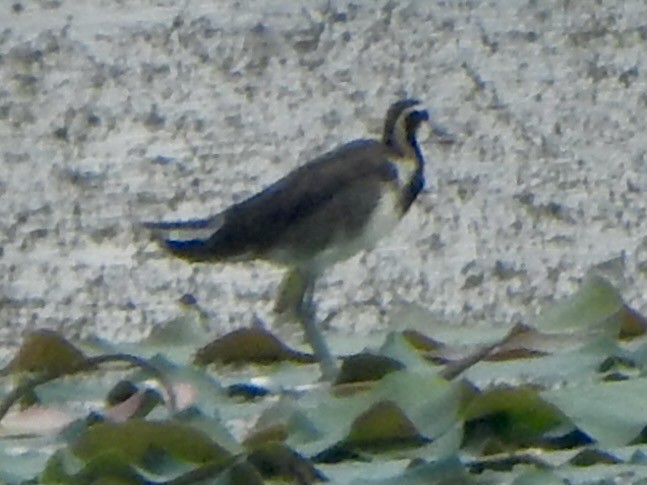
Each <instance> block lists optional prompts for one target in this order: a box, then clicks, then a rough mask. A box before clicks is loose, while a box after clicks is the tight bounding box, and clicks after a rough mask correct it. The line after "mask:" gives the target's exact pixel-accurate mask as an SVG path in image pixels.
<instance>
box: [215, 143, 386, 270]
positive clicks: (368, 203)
mask: <svg viewBox="0 0 647 485" xmlns="http://www.w3.org/2000/svg"><path fill="white" fill-rule="evenodd" d="M388 155H389V154H388V149H387V148H386V147H385V146H384V145H383V144H381V143H379V142H377V141H374V140H357V141H355V142H351V143H349V144H346V145H343V146H341V147H339V148H338V149H336V150H333V151H331V152H328V153H326V154H324V155H322V156H320V157H318V158H316V159H314V160H312V161H311V162H309V163H308V164H306V165H304V166H302V167H300V168H298V169H296V170H295V171H293V172H291V173H290V174H288V175H287V176H286V177H284V178H282V179H280V180H279V181H277V182H276V183H274V184H273V185H271V186H269V187H267V188H266V189H265V190H263V191H262V192H260V193H258V194H257V195H255V196H253V197H251V198H249V199H247V200H245V201H243V202H240V203H238V204H235V205H233V206H232V207H231V208H229V209H228V210H227V211H225V212H224V214H223V216H224V223H223V225H222V226H221V227H220V228H219V229H218V230H217V231H216V232H215V233H214V234H213V236H212V237H211V238H209V240H207V241H206V245H207V247H208V248H209V251H210V252H211V254H213V255H214V256H215V258H216V259H232V258H237V257H243V258H269V259H273V256H274V259H276V249H277V248H281V251H282V253H285V254H291V255H292V256H293V257H294V258H297V259H298V258H308V257H310V256H311V255H312V254H314V253H317V252H319V251H321V250H323V249H324V248H325V247H326V246H327V245H328V243H329V242H331V240H332V239H334V238H336V237H339V236H342V237H343V235H344V234H347V235H348V236H349V237H352V234H353V233H354V232H356V231H360V230H361V229H362V226H363V223H364V222H366V220H367V215H368V214H369V213H370V212H371V211H372V210H373V209H374V208H375V205H376V204H377V203H378V200H379V198H380V188H381V185H382V184H383V183H387V182H389V181H391V180H393V179H395V178H396V177H397V173H395V172H394V169H393V167H392V166H391V165H390V164H389V158H388Z"/></svg>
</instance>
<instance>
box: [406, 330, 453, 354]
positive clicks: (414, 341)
mask: <svg viewBox="0 0 647 485" xmlns="http://www.w3.org/2000/svg"><path fill="white" fill-rule="evenodd" d="M402 336H403V337H404V338H405V339H406V340H407V341H408V342H409V343H410V344H411V345H413V346H414V347H415V348H416V349H418V350H422V351H425V352H431V351H434V350H438V349H440V348H442V347H444V346H445V344H443V343H442V342H440V341H438V340H435V339H433V338H431V337H428V336H427V335H424V334H423V333H422V332H420V331H418V330H404V331H403V332H402Z"/></svg>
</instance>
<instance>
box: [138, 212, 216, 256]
mask: <svg viewBox="0 0 647 485" xmlns="http://www.w3.org/2000/svg"><path fill="white" fill-rule="evenodd" d="M222 222H223V221H222V217H218V216H216V217H212V218H209V219H194V220H188V221H162V222H144V223H143V224H142V226H143V227H145V228H146V229H149V230H150V231H152V234H153V236H154V237H155V238H156V239H158V240H160V242H161V244H162V245H163V246H164V247H166V248H167V249H168V250H169V251H170V252H171V253H173V254H174V255H175V256H177V257H179V258H182V259H186V260H188V261H207V260H209V259H213V255H212V254H210V251H209V247H208V244H207V241H208V240H209V238H211V237H212V236H213V235H214V234H215V233H216V232H217V231H218V229H219V228H220V227H221V226H222Z"/></svg>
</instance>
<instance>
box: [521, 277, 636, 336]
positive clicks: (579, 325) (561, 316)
mask: <svg viewBox="0 0 647 485" xmlns="http://www.w3.org/2000/svg"><path fill="white" fill-rule="evenodd" d="M623 307H624V302H623V300H622V297H621V296H620V293H618V291H617V290H616V289H615V288H614V287H613V285H611V283H609V282H608V281H607V280H605V279H604V278H602V277H599V276H592V277H589V278H588V279H587V280H586V281H585V282H584V284H582V286H581V287H580V289H579V290H578V291H577V293H575V294H574V295H571V296H569V297H568V298H566V299H564V300H562V301H560V302H559V303H557V304H555V305H554V306H552V307H551V308H550V309H548V310H547V311H545V312H543V313H542V315H541V316H539V317H538V318H537V319H536V320H535V322H534V325H533V326H534V327H535V328H537V329H538V330H540V331H542V332H558V333H565V332H566V331H580V332H582V331H584V332H591V331H597V332H603V333H604V334H605V335H618V332H619V330H620V321H619V319H618V318H617V317H618V315H619V313H620V311H621V310H622V309H623Z"/></svg>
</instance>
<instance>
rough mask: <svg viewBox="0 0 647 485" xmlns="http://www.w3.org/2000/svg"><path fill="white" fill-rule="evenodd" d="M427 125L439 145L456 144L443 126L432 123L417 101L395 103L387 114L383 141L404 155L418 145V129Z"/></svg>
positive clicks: (408, 100) (405, 100)
mask: <svg viewBox="0 0 647 485" xmlns="http://www.w3.org/2000/svg"><path fill="white" fill-rule="evenodd" d="M423 125H427V126H428V127H429V128H430V129H431V133H432V136H433V138H434V140H435V141H436V142H437V143H442V144H449V143H454V138H453V137H452V136H451V135H450V134H449V133H448V132H447V131H446V130H445V129H444V128H442V127H441V126H439V125H437V124H436V123H435V122H433V121H431V120H430V118H429V112H428V111H427V110H426V109H425V107H424V106H423V105H422V103H421V102H420V101H418V100H417V99H402V100H400V101H396V102H395V103H393V104H392V105H391V106H390V107H389V110H388V111H387V113H386V120H385V122H384V134H383V137H382V141H383V142H384V143H385V144H386V145H389V146H390V147H392V148H394V149H395V150H396V151H398V152H399V153H402V154H407V153H409V152H410V151H411V150H413V149H414V147H415V145H416V144H417V141H416V134H417V132H418V128H420V127H421V126H423Z"/></svg>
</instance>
